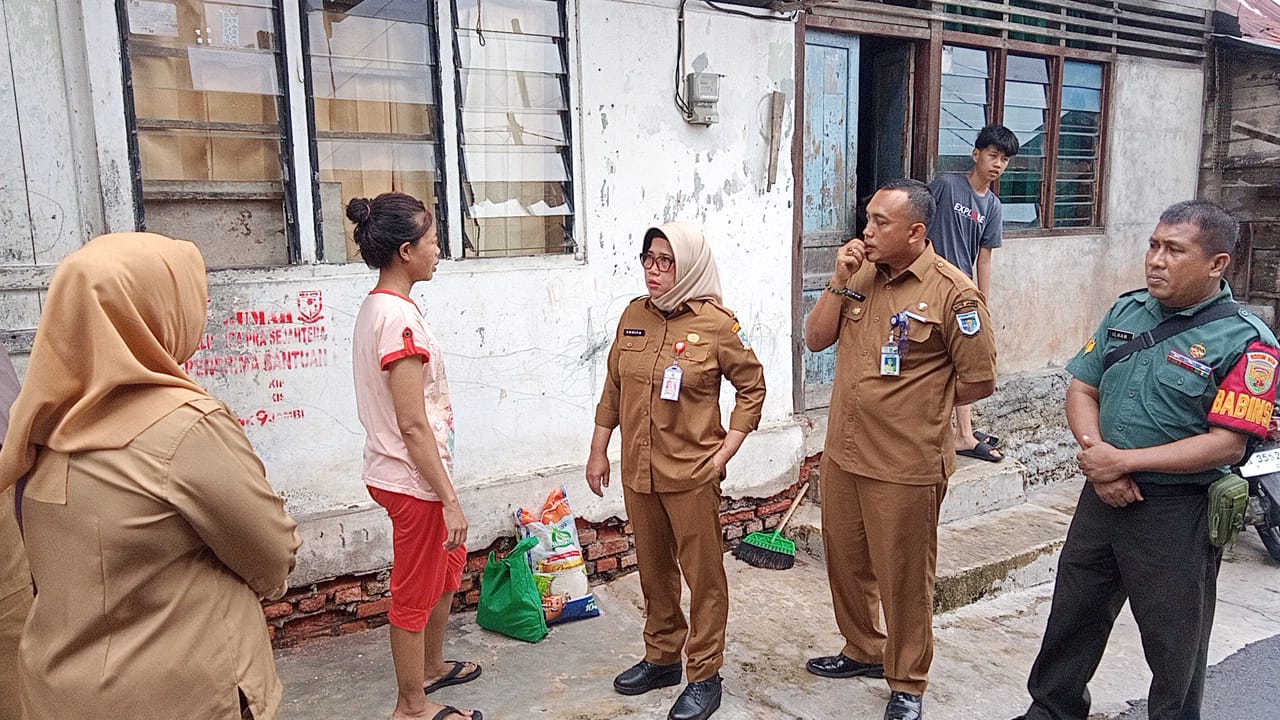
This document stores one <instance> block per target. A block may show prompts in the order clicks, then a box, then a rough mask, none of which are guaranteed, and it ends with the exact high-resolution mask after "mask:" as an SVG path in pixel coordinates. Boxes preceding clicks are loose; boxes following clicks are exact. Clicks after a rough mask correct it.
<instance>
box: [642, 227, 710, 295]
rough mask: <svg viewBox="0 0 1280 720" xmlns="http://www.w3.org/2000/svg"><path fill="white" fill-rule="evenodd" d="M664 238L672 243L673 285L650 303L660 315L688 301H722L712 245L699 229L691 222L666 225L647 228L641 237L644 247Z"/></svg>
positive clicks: (647, 247)
mask: <svg viewBox="0 0 1280 720" xmlns="http://www.w3.org/2000/svg"><path fill="white" fill-rule="evenodd" d="M658 236H661V237H664V238H666V239H667V242H669V243H671V254H672V255H674V256H675V258H676V268H675V269H676V284H675V285H674V286H672V288H671V289H670V290H668V291H667V292H666V293H664V294H663V295H662V296H661V297H657V298H654V300H653V304H654V305H657V306H658V309H659V310H662V311H663V312H671V311H672V310H675V309H676V308H678V307H680V306H681V305H683V304H684V303H686V302H688V301H690V300H715V301H716V302H721V296H720V272H719V271H718V270H716V259H715V258H714V257H712V255H711V246H710V245H709V244H708V243H707V239H706V237H704V236H703V234H702V227H701V226H699V225H698V224H697V223H692V222H682V221H677V222H669V223H666V224H665V225H657V226H655V227H651V228H649V229H648V230H647V231H645V234H644V248H645V250H648V249H649V244H650V243H651V242H652V241H653V238H655V237H658Z"/></svg>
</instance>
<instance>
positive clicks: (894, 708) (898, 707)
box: [884, 690, 924, 720]
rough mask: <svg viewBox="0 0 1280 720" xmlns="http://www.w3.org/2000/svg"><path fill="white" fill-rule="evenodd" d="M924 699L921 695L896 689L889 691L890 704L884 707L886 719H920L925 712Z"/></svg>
mask: <svg viewBox="0 0 1280 720" xmlns="http://www.w3.org/2000/svg"><path fill="white" fill-rule="evenodd" d="M923 705H924V699H923V698H921V697H920V696H919V695H912V694H911V693H904V692H900V691H898V690H894V691H893V692H891V693H889V704H888V705H886V706H885V708H884V720H920V718H921V717H923V713H924V708H923Z"/></svg>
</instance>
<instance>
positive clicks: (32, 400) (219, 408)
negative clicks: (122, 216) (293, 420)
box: [0, 233, 300, 720]
mask: <svg viewBox="0 0 1280 720" xmlns="http://www.w3.org/2000/svg"><path fill="white" fill-rule="evenodd" d="M206 298H207V295H206V292H205V270H204V260H203V259H202V258H201V257H200V252H199V251H198V250H197V249H196V246H195V245H192V244H191V243H189V242H185V241H181V240H172V239H170V238H167V237H162V236H160V235H152V234H147V233H122V234H115V235H104V236H102V237H99V238H97V239H95V240H92V241H90V242H89V243H87V244H86V245H85V246H84V247H83V248H81V249H79V250H77V251H75V252H73V253H71V254H70V255H68V256H67V257H66V259H65V260H63V261H62V264H61V265H59V266H58V269H57V271H56V272H55V273H54V275H53V282H52V283H51V284H50V286H49V295H48V299H47V301H46V302H45V305H44V313H43V317H42V318H41V320H40V326H39V328H38V329H37V330H36V339H35V344H34V346H33V348H32V351H31V362H30V364H29V366H28V370H27V377H26V380H25V383H24V384H23V387H22V391H21V393H20V394H19V395H18V399H17V402H15V403H14V405H13V410H12V414H11V417H10V423H9V430H8V434H7V435H6V436H5V440H4V447H3V449H2V450H0V489H3V488H8V487H10V486H11V485H13V484H14V483H15V482H16V481H17V479H18V478H19V477H20V476H22V475H27V478H28V479H27V484H26V487H25V490H24V491H23V497H22V520H23V529H24V532H25V540H26V547H27V558H28V561H29V563H30V566H31V574H32V576H33V577H34V579H35V584H36V587H37V588H38V594H37V595H36V598H35V602H34V604H33V605H32V608H31V612H30V614H29V615H28V616H27V624H26V628H25V630H24V632H23V635H22V642H21V646H20V655H21V658H20V660H19V674H20V676H21V677H20V681H21V682H20V685H21V688H22V689H21V702H22V712H23V715H24V717H28V718H40V720H57V719H60V718H66V719H67V720H71V719H72V718H75V719H77V720H79V719H81V718H183V720H214V719H215V718H216V719H218V720H233V719H234V718H241V717H251V718H275V717H277V715H278V711H279V707H280V698H281V694H282V693H281V690H282V689H281V685H280V680H279V678H278V677H277V676H276V669H275V663H274V661H273V659H272V655H271V641H270V639H269V638H268V636H267V626H266V621H265V620H264V618H263V615H262V609H261V606H260V605H259V598H260V597H271V598H275V597H279V596H280V595H283V594H284V591H285V588H286V582H285V581H286V578H287V577H288V575H289V572H290V570H292V569H293V562H294V553H295V552H296V551H297V549H298V545H299V544H300V541H299V539H298V535H297V533H296V532H295V528H296V525H295V524H294V522H293V520H292V519H291V518H290V517H289V516H288V515H286V514H285V512H284V506H283V502H282V501H281V500H280V498H278V497H276V495H275V494H274V493H273V492H272V490H271V486H270V485H268V484H267V480H266V476H265V473H264V472H263V467H262V463H261V462H260V461H259V460H258V457H257V456H256V455H254V452H253V448H251V447H250V446H249V439H248V438H246V437H245V434H244V430H242V429H241V427H240V423H239V421H238V420H237V419H236V418H235V416H234V415H232V414H231V413H230V412H229V411H228V410H227V408H226V407H225V406H224V405H223V404H222V403H220V402H218V401H217V400H214V399H213V398H212V397H210V396H209V395H208V393H206V392H205V390H204V389H203V388H201V387H200V386H199V385H197V384H196V383H195V382H193V381H192V380H191V378H189V377H188V376H187V374H186V373H185V372H184V371H183V369H182V363H183V362H184V361H185V360H186V359H187V358H189V357H190V356H191V354H192V353H193V352H195V350H196V347H197V345H198V344H199V342H200V339H201V336H202V334H203V333H204V325H205V315H206V312H207V310H206V302H207V301H206Z"/></svg>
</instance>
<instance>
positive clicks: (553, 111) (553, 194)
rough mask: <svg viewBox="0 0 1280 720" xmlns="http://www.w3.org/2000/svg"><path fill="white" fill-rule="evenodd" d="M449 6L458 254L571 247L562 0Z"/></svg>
mask: <svg viewBox="0 0 1280 720" xmlns="http://www.w3.org/2000/svg"><path fill="white" fill-rule="evenodd" d="M453 6H454V28H453V41H454V62H455V68H454V69H455V72H456V77H457V91H458V94H457V108H458V111H457V115H458V137H459V144H460V147H459V155H460V165H461V181H462V213H463V253H462V254H463V256H464V257H504V256H513V255H545V254H563V253H572V252H573V251H574V241H573V204H572V195H573V193H572V157H571V154H570V145H569V137H570V135H569V122H570V120H569V56H568V48H567V46H566V36H567V34H568V33H567V22H566V18H565V15H564V3H563V2H557V1H556V0H524V1H523V2H515V1H514V0H497V1H496V2H495V1H494V0H484V1H483V2H481V0H454V3H453Z"/></svg>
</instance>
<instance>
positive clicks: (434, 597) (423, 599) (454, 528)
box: [347, 193, 483, 720]
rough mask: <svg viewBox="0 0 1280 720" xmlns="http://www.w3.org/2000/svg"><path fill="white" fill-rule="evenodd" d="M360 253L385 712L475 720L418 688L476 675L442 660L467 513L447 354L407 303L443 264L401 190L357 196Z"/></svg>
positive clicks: (416, 206) (352, 206) (362, 408)
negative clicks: (384, 640) (387, 585)
mask: <svg viewBox="0 0 1280 720" xmlns="http://www.w3.org/2000/svg"><path fill="white" fill-rule="evenodd" d="M347 217H348V218H350V219H351V221H352V222H354V223H355V224H356V231H355V241H356V245H357V246H359V248H360V257H361V258H363V259H364V261H365V263H366V264H367V265H368V266H369V267H371V268H376V269H377V270H378V284H377V286H375V287H374V289H373V291H372V292H370V293H369V295H368V297H366V298H365V300H364V303H362V304H361V306H360V313H359V314H358V315H357V316H356V324H355V330H354V337H353V339H352V343H351V344H352V371H353V373H354V375H355V388H356V410H357V412H358V413H359V415H360V423H361V424H362V425H364V429H365V434H366V439H365V445H364V472H363V477H362V479H363V480H364V483H365V485H367V486H368V488H369V495H370V496H372V497H373V499H374V500H375V501H376V502H377V503H378V504H379V505H381V506H382V507H384V508H386V510H387V514H388V515H389V516H390V517H391V527H392V550H393V554H394V560H393V562H392V567H391V611H390V612H389V613H387V617H388V619H389V620H390V621H391V657H392V660H393V661H394V662H395V668H396V684H397V686H398V690H399V692H398V697H397V699H396V709H395V713H394V715H392V718H393V719H399V718H431V720H461V719H463V718H472V719H473V720H483V715H482V714H481V713H480V711H479V710H458V709H457V708H454V707H452V706H448V705H441V704H439V703H435V702H432V701H431V700H430V699H429V698H428V697H427V695H429V694H430V693H431V692H432V691H434V690H438V689H439V688H442V687H447V686H449V685H457V684H460V683H465V682H470V681H471V680H474V679H476V678H477V677H480V666H479V665H477V664H476V663H472V662H461V661H454V660H445V659H444V631H445V626H446V624H447V623H448V620H449V611H450V609H451V608H452V606H453V594H454V592H455V591H456V590H457V589H458V586H459V584H460V583H461V580H462V568H463V566H464V565H466V562H467V548H466V545H465V544H464V543H465V542H466V540H467V518H466V515H464V514H463V512H462V505H461V504H460V503H459V502H458V494H457V492H455V490H454V487H453V479H452V476H453V406H452V404H451V403H450V401H449V385H448V382H447V380H446V379H445V373H444V358H443V355H442V354H441V352H440V346H439V344H438V343H437V342H436V339H435V336H434V335H432V334H431V331H430V330H428V329H427V326H426V323H424V322H423V319H422V313H421V311H419V310H418V306H417V305H416V304H415V303H414V302H413V300H411V299H410V298H409V291H410V290H412V289H413V286H414V284H415V283H417V282H419V281H427V280H430V279H431V278H432V276H433V275H435V271H436V266H437V265H439V264H440V245H439V243H438V242H437V241H436V227H435V223H434V221H433V218H432V216H431V213H430V212H429V211H428V210H427V208H426V206H424V205H423V204H422V202H421V201H420V200H418V199H417V198H413V197H410V196H408V195H404V194H402V193H384V194H382V195H379V196H378V197H376V198H374V199H373V200H366V199H364V198H354V199H352V200H351V202H350V203H349V204H348V205H347Z"/></svg>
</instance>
